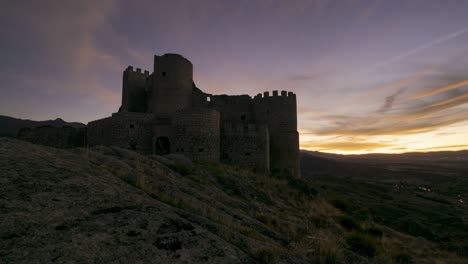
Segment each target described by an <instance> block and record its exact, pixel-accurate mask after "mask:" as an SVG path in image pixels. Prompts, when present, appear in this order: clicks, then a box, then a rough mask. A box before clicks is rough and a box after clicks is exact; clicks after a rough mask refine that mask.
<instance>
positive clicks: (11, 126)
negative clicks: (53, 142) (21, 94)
mask: <svg viewBox="0 0 468 264" xmlns="http://www.w3.org/2000/svg"><path fill="white" fill-rule="evenodd" d="M39 126H53V127H63V126H72V127H76V128H79V127H85V126H86V125H85V124H83V123H78V122H66V121H64V120H63V119H61V118H57V119H55V120H44V121H33V120H28V119H19V118H14V117H9V116H3V115H0V137H16V135H17V134H18V131H19V130H20V129H21V128H23V127H29V128H35V127H39Z"/></svg>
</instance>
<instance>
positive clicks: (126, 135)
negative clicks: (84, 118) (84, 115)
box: [88, 112, 153, 154]
mask: <svg viewBox="0 0 468 264" xmlns="http://www.w3.org/2000/svg"><path fill="white" fill-rule="evenodd" d="M152 117H153V116H152V115H149V114H145V113H128V112H127V113H125V112H123V113H117V114H114V115H112V117H108V118H103V119H100V120H96V121H93V122H89V123H88V138H89V140H88V143H89V145H90V146H94V145H100V144H102V145H112V146H118V147H122V148H128V149H133V150H137V151H139V152H142V153H148V154H151V153H152V152H153V146H152V129H151V120H152Z"/></svg>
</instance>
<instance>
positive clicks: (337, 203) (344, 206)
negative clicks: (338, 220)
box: [331, 199, 351, 213]
mask: <svg viewBox="0 0 468 264" xmlns="http://www.w3.org/2000/svg"><path fill="white" fill-rule="evenodd" d="M331 204H332V205H333V206H334V207H335V208H336V209H338V210H341V211H343V212H346V213H349V211H351V206H350V205H349V204H348V203H347V202H345V201H343V200H339V199H335V200H333V201H331Z"/></svg>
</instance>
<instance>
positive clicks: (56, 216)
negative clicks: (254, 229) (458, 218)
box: [0, 138, 250, 263]
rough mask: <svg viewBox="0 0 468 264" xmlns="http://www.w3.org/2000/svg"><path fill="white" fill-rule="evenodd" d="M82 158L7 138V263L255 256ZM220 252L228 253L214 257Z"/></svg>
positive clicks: (1, 246) (2, 144)
mask: <svg viewBox="0 0 468 264" xmlns="http://www.w3.org/2000/svg"><path fill="white" fill-rule="evenodd" d="M105 151H107V152H109V151H110V150H109V149H105ZM80 155H82V154H80V153H71V152H69V151H65V150H59V149H53V148H46V147H42V146H37V145H32V144H30V143H27V142H21V141H17V140H12V139H4V138H3V139H0V175H1V178H0V194H1V196H0V219H1V221H0V259H2V262H4V263H18V262H34V263H50V262H85V263H90V262H118V263H134V262H141V261H142V262H152V263H194V262H202V261H201V260H203V262H205V261H206V262H210V263H240V262H246V261H248V260H249V259H250V258H249V257H248V256H247V255H246V254H245V253H244V252H242V251H240V250H239V249H238V248H236V247H234V246H233V245H231V244H228V243H226V242H225V241H224V240H222V239H220V238H219V237H217V236H216V235H214V234H212V233H210V232H209V231H207V230H206V229H205V228H203V227H200V226H197V225H194V224H193V223H189V222H188V221H187V220H186V219H184V218H182V217H180V216H179V212H178V209H176V208H173V207H171V206H168V205H167V204H163V203H161V202H159V201H158V200H155V199H153V198H151V197H150V196H148V195H147V194H146V193H145V192H143V191H142V190H139V189H137V188H135V187H134V186H132V185H130V184H128V183H126V182H125V181H122V180H121V178H119V177H115V176H114V175H112V174H111V173H110V172H109V171H107V170H105V169H103V168H101V167H100V166H99V164H94V163H92V162H89V161H87V160H86V159H83V157H82V156H80ZM213 249H216V250H217V251H219V252H222V254H221V255H219V254H218V255H210V254H206V252H207V251H211V250H213ZM174 252H176V253H177V254H174Z"/></svg>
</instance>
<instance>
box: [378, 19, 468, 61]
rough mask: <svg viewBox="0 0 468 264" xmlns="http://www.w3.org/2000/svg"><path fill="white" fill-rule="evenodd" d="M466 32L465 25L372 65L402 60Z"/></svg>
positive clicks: (467, 31) (467, 29)
mask: <svg viewBox="0 0 468 264" xmlns="http://www.w3.org/2000/svg"><path fill="white" fill-rule="evenodd" d="M466 33H468V27H465V28H463V29H460V30H458V31H455V32H452V33H450V34H447V35H444V36H441V37H439V38H437V39H435V40H432V41H429V42H427V43H425V44H423V45H421V46H418V47H416V48H414V49H411V50H408V51H406V52H403V53H401V54H399V55H397V56H395V57H393V58H390V59H388V60H385V61H382V62H379V63H377V64H376V65H374V67H376V68H377V67H382V66H385V65H388V64H392V63H395V62H397V61H400V60H403V59H405V58H407V57H409V56H411V55H413V54H416V53H418V52H421V51H423V50H426V49H428V48H431V47H434V46H436V45H439V44H441V43H444V42H446V41H449V40H452V39H454V38H457V37H460V36H462V35H464V34H466Z"/></svg>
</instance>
